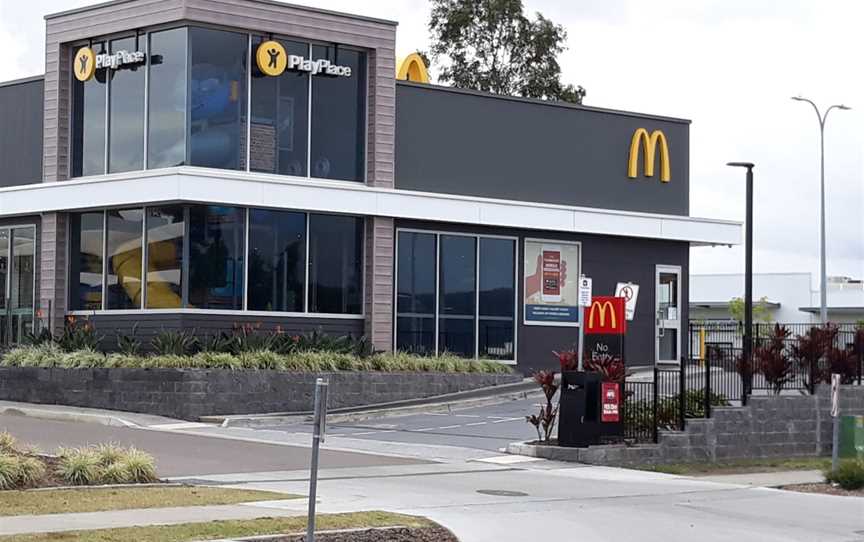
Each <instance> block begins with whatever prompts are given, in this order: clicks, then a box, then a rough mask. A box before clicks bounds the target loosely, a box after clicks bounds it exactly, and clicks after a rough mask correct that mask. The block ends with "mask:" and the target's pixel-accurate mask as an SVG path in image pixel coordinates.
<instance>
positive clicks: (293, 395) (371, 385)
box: [0, 367, 522, 420]
mask: <svg viewBox="0 0 864 542" xmlns="http://www.w3.org/2000/svg"><path fill="white" fill-rule="evenodd" d="M318 377H326V378H328V379H329V380H330V391H329V395H328V399H329V400H328V405H329V408H331V409H335V408H343V407H356V406H364V405H375V404H381V403H389V402H393V401H403V400H408V399H419V398H425V397H433V396H437V395H444V394H448V393H456V392H460V391H468V390H474V389H478V388H485V387H489V386H498V385H501V384H511V383H516V382H520V381H521V380H522V375H520V374H481V373H383V372H347V371H346V372H334V373H287V372H279V371H231V370H223V369H59V368H41V367H4V368H0V400H6V401H22V402H27V403H41V404H58V405H69V406H78V407H89V408H103V409H110V410H121V411H126V412H141V413H145V414H156V415H160V416H168V417H171V418H180V419H184V420H197V419H198V418H199V417H201V416H209V415H227V414H259V413H265V412H304V411H309V410H311V409H312V402H313V399H314V394H315V379H316V378H318Z"/></svg>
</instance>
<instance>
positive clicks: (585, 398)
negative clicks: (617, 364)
mask: <svg viewBox="0 0 864 542" xmlns="http://www.w3.org/2000/svg"><path fill="white" fill-rule="evenodd" d="M602 433H603V430H602V427H601V423H600V374H598V373H589V372H580V371H564V372H562V373H561V400H560V402H559V405H558V444H559V445H561V446H569V447H584V446H590V445H592V444H599V443H600V436H601V434H602Z"/></svg>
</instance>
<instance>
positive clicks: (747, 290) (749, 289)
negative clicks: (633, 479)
mask: <svg viewBox="0 0 864 542" xmlns="http://www.w3.org/2000/svg"><path fill="white" fill-rule="evenodd" d="M726 165H727V166H732V167H743V168H747V202H746V208H747V218H746V223H745V224H746V225H745V227H746V230H747V231H746V232H745V240H744V344H743V345H742V346H743V347H744V363H745V364H746V366H747V367H750V363H751V361H752V357H753V164H752V163H751V162H729V163H727V164H726ZM742 387H743V390H742V392H743V393H742V394H741V400H742V403H746V402H747V394H748V393H749V391H750V389H749V388H750V386H749V381H745V382H743V386H742Z"/></svg>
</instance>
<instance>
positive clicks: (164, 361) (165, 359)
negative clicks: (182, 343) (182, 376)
mask: <svg viewBox="0 0 864 542" xmlns="http://www.w3.org/2000/svg"><path fill="white" fill-rule="evenodd" d="M196 361H197V358H194V357H190V356H181V355H177V354H162V355H158V356H148V357H145V358H142V360H141V367H142V368H144V369H188V368H195V367H197V366H196V365H195V363H196Z"/></svg>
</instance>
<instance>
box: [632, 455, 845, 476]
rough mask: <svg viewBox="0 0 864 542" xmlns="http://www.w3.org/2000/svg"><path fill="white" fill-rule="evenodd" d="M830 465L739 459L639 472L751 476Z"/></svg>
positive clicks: (812, 461) (804, 459) (652, 467)
mask: <svg viewBox="0 0 864 542" xmlns="http://www.w3.org/2000/svg"><path fill="white" fill-rule="evenodd" d="M830 464H831V459H829V458H825V457H795V458H782V457H781V458H770V459H740V460H735V461H726V462H718V463H668V464H665V465H646V466H644V467H637V468H638V469H639V470H648V471H654V472H663V473H666V474H682V475H688V476H699V475H709V474H751V473H756V472H778V471H786V470H824V469H826V468H827V467H828V466H829V465H830Z"/></svg>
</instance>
